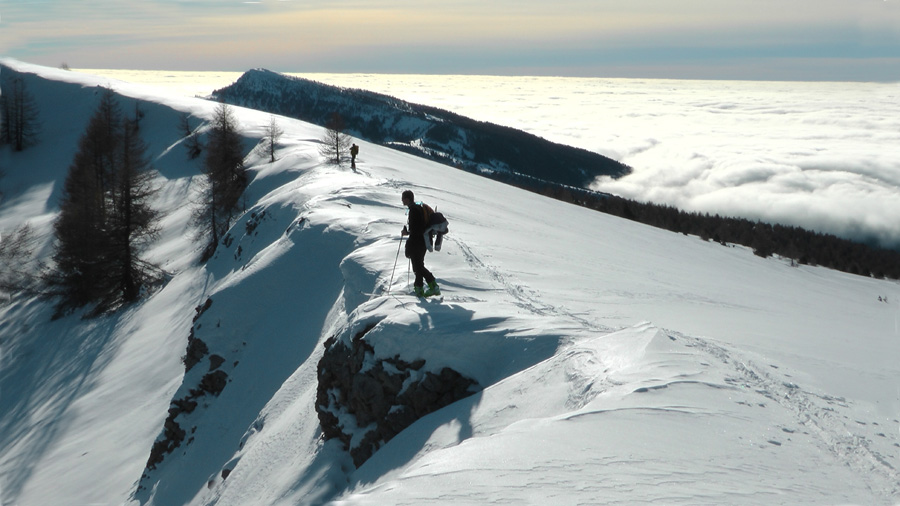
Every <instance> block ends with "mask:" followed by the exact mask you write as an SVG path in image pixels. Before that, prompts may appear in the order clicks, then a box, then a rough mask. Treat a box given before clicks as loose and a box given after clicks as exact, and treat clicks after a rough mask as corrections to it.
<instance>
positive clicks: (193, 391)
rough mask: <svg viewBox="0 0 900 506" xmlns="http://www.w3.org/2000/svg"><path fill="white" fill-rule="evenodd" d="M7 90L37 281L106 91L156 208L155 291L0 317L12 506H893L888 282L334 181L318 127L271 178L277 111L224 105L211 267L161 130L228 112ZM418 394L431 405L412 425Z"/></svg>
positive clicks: (40, 82)
mask: <svg viewBox="0 0 900 506" xmlns="http://www.w3.org/2000/svg"><path fill="white" fill-rule="evenodd" d="M11 75H14V76H18V77H20V78H21V79H22V80H23V81H24V83H25V85H26V86H27V89H28V91H29V93H30V94H31V95H32V96H33V97H34V101H35V103H36V104H37V106H38V109H39V111H40V117H41V133H40V139H39V141H38V143H37V144H36V145H35V146H33V147H30V148H28V149H25V150H24V151H21V152H16V151H13V150H12V149H11V148H10V147H9V146H3V147H2V148H0V168H2V171H3V172H4V173H5V176H4V177H3V178H2V179H0V191H2V200H0V234H2V236H3V237H4V238H6V237H7V236H8V234H9V233H11V232H12V231H13V230H14V229H16V228H17V227H19V226H21V225H23V224H25V223H27V224H29V225H30V227H31V228H32V229H33V231H34V234H35V239H36V244H35V249H34V251H35V254H36V255H38V257H39V259H42V260H44V261H47V260H49V259H50V257H51V256H52V252H53V240H54V236H53V223H54V220H55V218H56V216H57V214H58V212H59V198H60V194H61V191H62V183H63V181H64V180H65V178H66V174H67V170H68V168H69V166H70V165H71V163H72V157H73V156H74V154H75V152H76V150H77V146H78V140H79V138H80V136H81V135H82V134H83V132H84V130H85V126H86V124H87V121H88V119H89V118H90V117H91V115H92V114H93V112H94V110H95V109H96V107H97V103H98V100H99V98H100V95H101V89H102V88H101V87H109V88H111V89H112V90H113V91H114V92H115V93H116V97H117V100H118V101H119V104H120V106H121V109H122V110H123V111H126V112H130V111H135V110H140V111H141V113H142V119H141V121H140V135H141V136H142V138H143V139H144V141H145V142H146V143H147V145H148V153H149V155H150V158H151V162H152V166H153V168H154V169H156V170H157V171H158V176H157V178H156V179H157V180H156V183H157V184H158V185H159V188H160V191H159V193H158V194H157V196H156V198H155V201H154V206H155V207H156V208H157V209H158V210H159V211H161V213H162V221H161V223H160V225H161V233H160V234H159V237H158V239H157V240H156V241H155V242H153V243H152V244H151V246H150V247H149V249H147V250H146V252H145V253H144V256H145V258H146V259H147V260H148V261H150V262H153V263H155V264H156V265H158V266H160V267H161V268H162V269H163V270H165V271H166V273H168V278H167V282H166V283H165V284H164V285H163V286H161V287H160V288H158V289H156V290H153V291H152V292H150V293H147V294H146V295H145V297H144V298H142V299H141V300H140V301H139V302H138V303H135V304H131V305H128V306H125V307H123V308H121V309H119V310H117V311H116V312H113V313H110V314H106V315H104V316H99V317H95V318H87V319H85V318H82V316H84V314H85V312H84V311H80V312H75V313H72V314H70V315H68V316H64V317H62V318H59V319H56V320H53V319H52V318H51V317H52V316H53V313H54V303H53V300H46V299H44V298H41V297H38V296H32V295H28V294H15V293H14V294H8V296H7V294H4V295H3V297H4V301H3V302H4V303H3V304H2V305H0V346H2V364H0V365H2V372H0V381H2V397H0V503H2V504H18V505H48V504H129V505H151V504H152V505H160V506H163V505H164V506H169V505H181V504H191V505H250V504H253V505H257V504H258V505H269V504H278V505H289V504H290V505H294V504H303V505H306V504H340V505H369V504H371V505H384V504H416V505H421V504H473V505H474V504H479V505H480V504H542V505H543V504H563V505H567V504H623V503H624V504H645V503H651V502H652V503H658V504H896V503H898V502H900V390H898V388H900V361H898V360H897V359H898V357H900V330H898V328H900V327H898V325H900V324H898V321H900V286H898V284H897V283H896V282H894V281H885V280H876V279H871V278H866V277H861V276H853V275H849V274H844V273H839V272H836V271H831V270H827V269H824V268H821V267H811V266H793V265H792V264H791V262H790V261H788V260H782V259H778V258H768V259H763V258H760V257H758V256H755V255H753V254H752V252H751V251H750V250H749V249H747V248H743V247H732V246H723V245H720V244H717V243H714V242H707V241H703V240H701V239H700V238H698V237H692V236H685V235H680V234H674V233H671V232H665V231H661V230H658V229H654V228H650V227H647V226H644V225H640V224H637V223H634V222H631V221H627V220H623V219H618V218H614V217H611V216H608V215H604V214H600V213H596V212H593V211H590V210H586V209H583V208H579V207H576V206H572V205H568V204H565V203H562V202H558V201H555V200H551V199H548V198H544V197H541V196H538V195H535V194H532V193H528V192H525V191H522V190H519V189H516V188H513V187H511V186H506V185H503V184H500V183H497V182H493V181H491V180H488V179H485V178H482V177H479V176H477V175H473V174H470V173H466V172H463V171H459V170H456V169H453V168H451V167H448V166H444V165H440V164H437V163H434V162H431V161H427V160H423V159H421V158H417V157H414V156H411V155H408V154H404V153H400V152H397V151H393V150H390V149H387V148H384V147H380V146H377V145H374V144H371V143H367V142H365V141H362V140H359V139H354V142H355V143H356V144H358V145H359V147H360V151H359V156H358V157H357V159H356V166H357V168H356V170H351V169H350V168H349V167H346V166H345V167H341V166H336V165H333V164H329V163H326V161H325V160H323V158H322V156H321V155H320V152H319V147H320V144H321V139H322V138H323V137H324V136H325V130H324V129H323V128H322V127H320V126H316V125H312V124H308V123H304V122H300V121H297V120H292V119H289V118H285V117H276V118H275V119H276V121H277V123H278V125H279V127H280V128H281V129H283V131H284V133H283V135H282V136H281V138H280V140H279V142H278V145H277V150H276V153H275V161H274V162H270V158H269V157H268V156H265V155H264V154H262V153H260V151H259V150H255V149H254V148H255V147H256V146H257V145H258V144H260V143H261V140H262V139H263V138H264V136H265V132H266V128H267V126H269V125H270V124H271V120H272V116H271V115H270V114H268V113H262V112H259V111H254V110H250V109H243V108H238V107H235V108H234V109H233V112H234V116H235V118H236V119H237V122H238V124H239V128H240V131H241V134H242V136H243V142H244V148H245V149H244V154H245V155H246V156H245V158H244V165H245V166H246V167H247V169H248V173H249V175H250V183H249V186H248V187H247V190H246V192H245V194H244V199H245V202H246V205H245V207H246V211H245V212H243V213H242V214H241V215H240V216H239V217H238V218H237V219H236V221H235V222H234V223H233V224H232V226H231V228H230V230H229V231H228V235H227V236H226V237H225V239H223V241H221V242H220V243H219V244H218V247H217V249H216V251H215V254H214V255H213V256H212V258H210V259H209V260H208V261H207V262H205V263H201V262H200V257H201V255H202V253H203V249H204V248H203V246H204V245H203V244H202V241H198V240H197V235H196V230H195V228H194V226H193V225H192V220H191V215H192V211H193V207H194V205H193V202H195V201H196V197H197V195H198V193H199V191H200V189H201V187H202V185H203V177H202V175H201V170H200V169H201V165H202V155H201V157H200V158H198V159H196V160H189V158H188V157H187V155H186V153H187V150H186V148H185V146H184V143H185V138H184V136H183V135H182V134H181V133H180V132H179V130H178V124H179V119H180V118H182V117H183V116H184V115H185V114H187V115H188V116H189V118H190V122H191V125H192V127H197V128H198V132H200V133H201V135H203V133H204V132H205V128H207V126H208V124H209V122H210V121H211V119H212V117H213V114H214V111H215V108H216V106H217V105H218V104H215V103H211V102H207V101H204V100H201V99H187V98H180V97H174V96H166V95H164V94H162V93H161V92H158V91H156V90H154V89H151V88H147V87H140V86H136V85H130V84H127V83H123V82H116V81H108V80H106V79H101V78H98V77H94V76H90V75H84V74H79V73H76V72H66V71H61V70H56V69H49V68H44V67H38V66H33V65H29V64H25V63H20V62H17V61H11V60H3V61H0V79H3V78H7V77H9V76H11ZM404 190H412V191H413V192H415V195H416V198H417V199H418V200H421V201H424V202H426V203H428V204H429V205H430V206H432V207H434V208H436V209H437V210H438V211H440V212H442V213H443V214H444V215H445V216H446V217H447V219H448V220H449V222H450V225H449V230H450V232H449V234H448V235H447V236H446V237H445V238H444V244H443V248H442V250H441V251H440V252H433V253H428V254H427V255H426V260H425V261H426V264H427V266H428V268H429V269H430V270H431V271H432V272H433V273H434V274H435V276H436V277H437V281H438V283H439V285H440V288H441V291H442V295H441V296H440V297H429V298H420V297H416V296H413V295H411V294H410V293H411V291H412V287H411V279H410V277H409V274H408V265H407V260H406V259H405V258H404V256H403V255H402V250H401V248H402V245H401V243H400V240H401V237H400V231H401V229H402V228H403V225H404V224H405V223H406V220H407V217H406V215H405V208H404V207H403V205H402V203H401V193H402V192H403V191H404ZM398 252H399V253H401V254H398ZM395 260H396V263H395ZM200 342H202V346H201V345H200V344H199V343H200ZM342 347H343V348H342ZM336 350H337V351H336ZM341 350H344V351H343V352H342V351H341ZM340 353H345V355H341V354H340ZM191 357H193V358H191ZM335 357H338V358H337V359H336V358H335ZM340 357H345V359H341V358H340ZM186 362H187V363H190V365H191V367H186ZM349 364H355V365H356V368H355V369H353V370H350V368H349ZM344 366H347V367H346V368H345V369H341V367H344ZM348 371H349V372H348ZM373 371H374V372H375V373H373ZM448 371H449V372H448ZM376 373H377V374H376ZM367 374H368V375H367ZM342 375H345V376H344V377H343V378H341V376H342ZM323 378H331V379H330V380H329V381H331V383H323V381H324V380H323ZM373 378H374V379H373ZM451 383H452V384H453V385H454V386H453V388H450V387H449V386H448V385H449V384H451ZM340 385H343V387H341V386H340ZM342 388H345V390H342ZM354 389H355V390H354ZM413 392H418V393H420V394H421V395H418V394H417V395H413ZM448 392H449V393H448ZM454 392H455V394H458V395H453V393H454ZM435 393H440V395H441V396H444V395H447V396H448V397H446V400H447V403H445V404H444V405H443V407H441V408H440V409H437V410H434V411H430V412H427V413H426V412H422V413H419V415H421V416H418V415H416V416H413V415H411V414H410V413H413V412H414V411H415V409H414V406H415V405H417V404H416V403H418V402H420V401H417V400H411V399H419V398H422V397H423V396H424V397H427V396H428V395H431V394H435ZM432 397H437V395H432ZM404 398H405V399H407V400H409V402H408V403H406V404H403V403H402V402H400V401H401V400H403V399H404ZM395 401H396V402H395ZM392 402H395V403H394V404H391V403H392ZM423 402H424V401H423ZM383 403H388V404H383ZM363 413H368V415H363ZM372 413H381V414H382V416H381V417H380V418H379V417H375V416H374V415H372ZM401 418H402V419H403V420H404V421H405V422H407V423H405V424H398V425H397V427H396V428H397V429H398V430H397V431H395V432H396V433H390V432H389V431H387V429H385V426H386V425H387V422H388V421H391V420H398V419H401ZM323 420H330V421H331V424H330V425H328V424H325V425H324V426H323ZM325 426H327V427H328V429H325V428H323V427H325ZM178 436H180V439H179V437H178ZM176 440H178V441H177V444H174V443H173V442H174V441H176ZM169 443H172V444H171V445H170V444H169ZM164 447H165V448H164ZM361 449H362V450H361ZM151 456H153V457H154V458H151Z"/></svg>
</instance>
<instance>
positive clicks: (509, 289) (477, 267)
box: [445, 234, 612, 333]
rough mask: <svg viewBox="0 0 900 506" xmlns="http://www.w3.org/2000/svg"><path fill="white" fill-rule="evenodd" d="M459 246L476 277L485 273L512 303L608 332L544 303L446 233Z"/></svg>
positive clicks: (570, 313) (531, 310) (544, 314)
mask: <svg viewBox="0 0 900 506" xmlns="http://www.w3.org/2000/svg"><path fill="white" fill-rule="evenodd" d="M446 240H450V241H452V242H454V243H456V245H457V246H458V247H459V250H460V251H461V252H462V254H463V257H464V258H465V260H466V262H467V263H468V264H469V265H470V266H471V268H472V270H473V271H475V276H473V277H477V276H478V274H479V273H481V274H484V275H486V276H487V277H488V278H489V279H491V280H493V281H494V282H495V283H496V284H497V285H499V287H498V290H502V291H504V292H506V293H507V294H508V295H509V296H510V298H512V300H513V304H514V305H516V306H518V307H519V308H521V309H524V310H525V311H528V312H530V313H532V314H535V315H537V316H561V317H564V318H567V319H570V320H572V321H573V322H575V323H576V324H577V325H578V326H579V327H582V328H585V329H587V330H590V331H593V332H604V333H605V332H609V331H611V330H612V329H610V328H609V327H606V326H603V325H598V324H596V323H594V322H592V321H590V320H588V319H586V318H583V317H581V316H578V315H576V314H574V313H572V312H570V311H568V310H567V309H565V308H562V307H558V306H554V305H551V304H546V303H544V302H542V301H541V300H542V297H541V295H540V293H538V292H536V291H534V290H532V289H530V288H528V287H526V286H524V285H522V284H519V283H517V282H516V281H515V280H513V279H512V278H511V276H509V275H508V274H505V273H503V272H502V271H501V270H500V269H498V268H496V267H492V266H490V265H488V264H487V263H485V262H484V261H483V260H482V259H481V257H479V256H478V255H477V254H476V253H475V251H473V249H472V248H471V247H469V245H468V244H466V243H465V242H464V241H462V240H460V239H458V238H451V237H450V236H449V234H448V236H447V239H445V241H446Z"/></svg>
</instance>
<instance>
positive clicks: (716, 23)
mask: <svg viewBox="0 0 900 506" xmlns="http://www.w3.org/2000/svg"><path fill="white" fill-rule="evenodd" d="M0 8H2V9H0V11H2V18H0V48H3V49H2V51H3V53H4V55H5V56H9V57H12V58H17V59H21V60H24V61H28V62H32V63H37V64H41V65H46V66H57V65H60V64H62V63H67V64H69V65H70V66H73V67H79V68H137V69H164V70H165V69H175V70H194V69H199V70H212V71H219V70H222V69H224V70H226V71H244V70H247V69H250V68H255V67H266V68H271V69H274V70H279V71H289V70H293V71H297V70H299V71H302V72H317V73H334V72H341V73H344V72H365V73H402V74H406V73H414V74H451V75H457V74H462V75H503V76H508V75H539V76H570V77H623V78H672V79H729V80H732V79H741V80H748V79H749V80H801V81H821V80H827V81H863V82H867V81H876V82H890V81H897V80H900V30H898V29H897V27H898V26H900V2H897V1H896V0H855V1H853V2H848V1H846V0H795V1H792V2H790V3H785V2H779V1H776V0H720V1H719V2H715V3H710V2H707V1H704V0H685V1H682V2H678V3H673V2H669V1H666V0H645V1H642V2H629V1H625V0H612V1H605V2H585V1H582V0H561V1H558V2H553V3H547V2H538V1H536V0H528V1H524V2H523V1H517V2H511V1H509V0H503V1H499V2H490V3H486V2H474V3H473V2H469V1H465V0H457V1H449V2H440V3H434V2H425V3H423V2H413V1H410V0H394V1H392V2H387V3H385V2H374V1H371V0H362V1H357V2H352V3H348V2H323V1H312V2H310V1H307V2H298V1H293V0H277V1H276V0H257V1H246V2H233V3H221V2H216V3H213V2H209V1H204V0H186V1H178V2H168V1H160V0H155V1H147V2H141V3H139V4H136V3H133V2H132V3H128V4H123V3H121V2H115V1H113V0H91V1H88V2H77V3H73V2H65V1H63V0H41V1H31V2H2V1H0Z"/></svg>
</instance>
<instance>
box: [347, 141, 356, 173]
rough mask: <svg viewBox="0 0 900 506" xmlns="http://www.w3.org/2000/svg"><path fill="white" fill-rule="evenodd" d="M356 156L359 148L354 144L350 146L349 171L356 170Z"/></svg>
mask: <svg viewBox="0 0 900 506" xmlns="http://www.w3.org/2000/svg"><path fill="white" fill-rule="evenodd" d="M345 146H346V144H345ZM358 154H359V146H357V145H356V144H354V145H352V146H350V168H351V169H355V168H356V155H358Z"/></svg>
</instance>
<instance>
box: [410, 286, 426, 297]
mask: <svg viewBox="0 0 900 506" xmlns="http://www.w3.org/2000/svg"><path fill="white" fill-rule="evenodd" d="M413 293H414V294H416V296H418V297H427V295H425V288H423V287H421V286H416V287H413Z"/></svg>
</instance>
